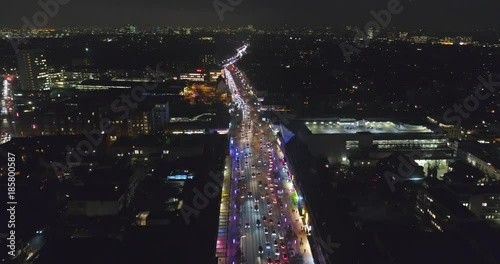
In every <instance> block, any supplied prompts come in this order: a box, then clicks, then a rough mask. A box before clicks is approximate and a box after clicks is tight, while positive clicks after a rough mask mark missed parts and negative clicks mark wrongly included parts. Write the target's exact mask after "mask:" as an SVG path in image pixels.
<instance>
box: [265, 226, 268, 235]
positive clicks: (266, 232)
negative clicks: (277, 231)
mask: <svg viewBox="0 0 500 264" xmlns="http://www.w3.org/2000/svg"><path fill="white" fill-rule="evenodd" d="M264 234H266V235H267V234H269V230H267V227H266V228H264Z"/></svg>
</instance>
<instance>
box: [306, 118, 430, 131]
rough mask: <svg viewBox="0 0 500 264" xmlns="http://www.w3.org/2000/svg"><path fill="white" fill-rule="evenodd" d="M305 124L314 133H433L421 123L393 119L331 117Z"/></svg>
mask: <svg viewBox="0 0 500 264" xmlns="http://www.w3.org/2000/svg"><path fill="white" fill-rule="evenodd" d="M304 124H305V125H306V127H307V128H308V129H309V131H311V133H312V134H355V133H359V132H368V133H379V134H380V133H382V134H383V133H393V134H397V133H432V131H431V130H430V129H428V128H427V127H425V126H421V125H410V124H404V123H395V122H392V121H368V120H355V119H330V120H321V121H305V122H304Z"/></svg>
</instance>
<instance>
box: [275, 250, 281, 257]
mask: <svg viewBox="0 0 500 264" xmlns="http://www.w3.org/2000/svg"><path fill="white" fill-rule="evenodd" d="M274 255H276V256H279V255H280V250H279V249H277V248H275V249H274Z"/></svg>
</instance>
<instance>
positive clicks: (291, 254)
mask: <svg viewBox="0 0 500 264" xmlns="http://www.w3.org/2000/svg"><path fill="white" fill-rule="evenodd" d="M293 256H295V250H293V248H291V249H290V257H293Z"/></svg>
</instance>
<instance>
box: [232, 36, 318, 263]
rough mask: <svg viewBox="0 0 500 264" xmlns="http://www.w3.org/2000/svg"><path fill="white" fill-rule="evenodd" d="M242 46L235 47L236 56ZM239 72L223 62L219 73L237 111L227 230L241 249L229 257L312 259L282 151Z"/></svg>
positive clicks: (275, 260) (240, 260) (255, 260)
mask: <svg viewBox="0 0 500 264" xmlns="http://www.w3.org/2000/svg"><path fill="white" fill-rule="evenodd" d="M246 47H247V46H244V47H242V48H240V49H239V50H238V55H237V56H236V57H237V58H239V57H241V56H242V54H244V52H245V50H246ZM242 76H243V75H242V74H241V73H240V72H239V71H238V70H237V69H236V68H235V67H234V66H233V65H232V64H227V65H226V67H225V77H226V80H227V83H228V85H229V88H230V90H231V93H232V96H233V102H234V103H236V104H238V105H239V109H240V110H241V115H242V121H241V124H239V125H238V126H237V127H236V128H234V131H235V133H234V135H233V137H232V139H231V158H232V162H233V163H232V168H233V169H232V181H233V184H232V190H231V194H232V195H233V199H235V202H236V204H234V206H235V207H236V208H235V214H234V216H233V218H231V220H234V221H235V223H234V224H233V225H232V228H233V229H237V230H232V231H233V232H232V233H234V234H238V235H237V236H236V238H235V239H234V240H233V241H232V242H233V245H235V246H236V247H239V248H241V253H242V254H241V255H238V254H236V257H232V258H231V257H230V261H231V263H251V264H254V263H307V264H310V263H314V261H313V258H312V256H311V250H310V247H309V244H308V242H307V237H306V236H307V234H306V232H305V231H301V228H302V227H303V223H302V220H301V219H300V217H299V216H298V213H297V207H296V206H295V204H296V199H298V198H297V195H296V193H295V189H294V187H293V184H292V182H291V180H290V178H289V176H288V175H289V172H288V168H287V166H286V162H285V161H284V160H283V154H282V153H281V152H280V150H279V149H278V147H277V143H276V137H275V135H274V134H273V131H272V129H271V127H270V126H269V123H267V122H263V121H262V120H260V119H259V117H258V114H257V111H258V108H259V104H258V102H257V100H256V98H255V97H253V96H252V95H251V93H250V91H251V89H250V87H249V85H248V84H247V81H246V80H245V79H244V78H243V77H242ZM292 197H293V199H295V200H293V199H292ZM299 198H300V197H299ZM259 222H260V226H259ZM230 233H231V232H230ZM301 241H302V242H303V243H301ZM260 249H262V251H261V250H260ZM304 250H305V252H304Z"/></svg>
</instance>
